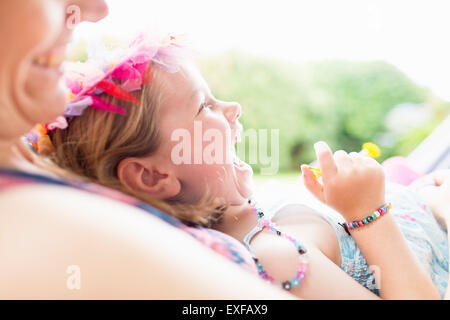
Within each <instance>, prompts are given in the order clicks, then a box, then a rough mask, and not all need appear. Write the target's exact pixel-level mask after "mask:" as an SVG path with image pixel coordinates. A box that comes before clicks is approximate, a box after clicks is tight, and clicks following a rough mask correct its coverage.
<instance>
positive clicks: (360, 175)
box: [302, 143, 440, 299]
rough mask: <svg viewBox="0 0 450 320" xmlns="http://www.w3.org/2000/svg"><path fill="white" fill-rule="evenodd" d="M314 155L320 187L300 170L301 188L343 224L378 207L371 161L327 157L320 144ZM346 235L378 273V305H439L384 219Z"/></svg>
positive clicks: (379, 177)
mask: <svg viewBox="0 0 450 320" xmlns="http://www.w3.org/2000/svg"><path fill="white" fill-rule="evenodd" d="M316 153H317V157H318V160H319V164H320V168H321V171H322V176H323V185H322V184H320V183H319V182H317V181H316V180H315V179H314V177H313V175H312V172H311V171H310V170H308V169H307V168H304V167H302V169H303V171H304V174H305V176H304V178H305V184H306V186H307V187H308V189H309V190H310V191H311V192H312V193H313V194H314V195H315V196H316V197H317V198H319V199H320V200H322V201H323V202H324V203H326V204H328V205H329V206H331V207H333V208H334V209H335V210H337V211H338V212H340V213H341V214H342V215H343V216H344V218H345V219H346V220H347V222H350V221H355V220H356V221H359V220H361V219H362V218H364V217H367V216H368V215H370V214H371V213H372V212H374V211H375V210H376V209H377V208H379V207H380V206H381V205H383V204H384V201H385V200H384V173H383V170H382V167H381V166H380V165H379V164H378V163H377V162H376V161H375V160H373V159H370V158H367V157H363V156H361V155H359V154H356V153H352V154H350V155H347V154H346V153H345V152H343V151H338V152H336V153H335V155H334V157H333V154H332V153H331V150H330V149H329V147H328V146H327V145H326V144H325V143H319V144H317V145H316ZM351 234H352V236H353V238H354V239H355V241H356V243H357V244H358V246H359V248H360V249H361V251H362V253H363V254H364V257H365V258H366V260H367V262H368V263H369V265H371V266H375V267H376V268H377V270H378V272H379V280H380V295H381V297H382V298H383V299H440V296H439V294H438V292H437V290H436V288H435V287H434V285H433V283H432V281H431V279H430V277H429V276H428V274H427V273H426V272H425V270H424V269H423V268H422V266H421V265H420V263H419V262H418V261H417V259H416V257H415V256H414V254H413V253H412V252H411V250H410V248H409V246H408V244H407V242H406V240H405V239H404V237H403V235H402V234H401V232H400V229H399V228H398V226H397V225H396V223H395V221H394V219H393V217H392V216H391V215H390V214H389V213H388V214H386V215H384V216H383V217H380V218H379V219H377V220H376V221H374V222H372V223H370V224H368V225H365V226H362V227H360V228H357V229H355V230H352V231H351Z"/></svg>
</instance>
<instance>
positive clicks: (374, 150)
mask: <svg viewBox="0 0 450 320" xmlns="http://www.w3.org/2000/svg"><path fill="white" fill-rule="evenodd" d="M362 149H363V150H366V151H367V153H368V155H369V156H371V157H372V158H378V157H379V156H380V155H381V150H380V148H379V147H378V146H377V145H376V144H375V143H372V142H366V143H364V144H363V145H362Z"/></svg>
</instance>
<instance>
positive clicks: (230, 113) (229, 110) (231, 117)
mask: <svg viewBox="0 0 450 320" xmlns="http://www.w3.org/2000/svg"><path fill="white" fill-rule="evenodd" d="M241 112H242V108H241V105H240V104H239V103H237V102H227V103H225V105H224V114H225V118H227V120H228V122H230V123H231V122H234V121H236V120H237V119H239V117H240V116H241Z"/></svg>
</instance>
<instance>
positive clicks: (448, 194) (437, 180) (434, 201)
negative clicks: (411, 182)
mask: <svg viewBox="0 0 450 320" xmlns="http://www.w3.org/2000/svg"><path fill="white" fill-rule="evenodd" d="M426 178H428V179H431V181H432V184H430V185H428V186H424V187H422V188H417V190H416V192H417V193H418V194H419V195H420V196H421V198H422V199H423V200H424V201H425V203H426V204H427V205H428V206H429V207H430V209H431V211H432V212H433V214H434V216H435V218H436V220H437V221H438V222H439V223H440V224H441V225H442V226H443V227H444V228H447V226H448V224H449V222H450V170H440V171H435V172H433V173H431V174H430V175H429V176H427V177H426Z"/></svg>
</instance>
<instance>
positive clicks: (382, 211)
mask: <svg viewBox="0 0 450 320" xmlns="http://www.w3.org/2000/svg"><path fill="white" fill-rule="evenodd" d="M390 209H391V204H390V203H387V204H385V205H383V206H381V207H380V208H379V209H377V210H376V211H374V213H372V214H371V215H370V216H368V217H366V218H364V219H362V220H359V221H352V222H349V223H346V224H345V226H346V227H347V229H348V230H353V229H356V228H359V227H362V226H363V225H366V224H368V223H370V222H372V221H374V220H376V219H377V218H378V217H381V216H383V215H385V214H386V213H388V212H389V210H390Z"/></svg>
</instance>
